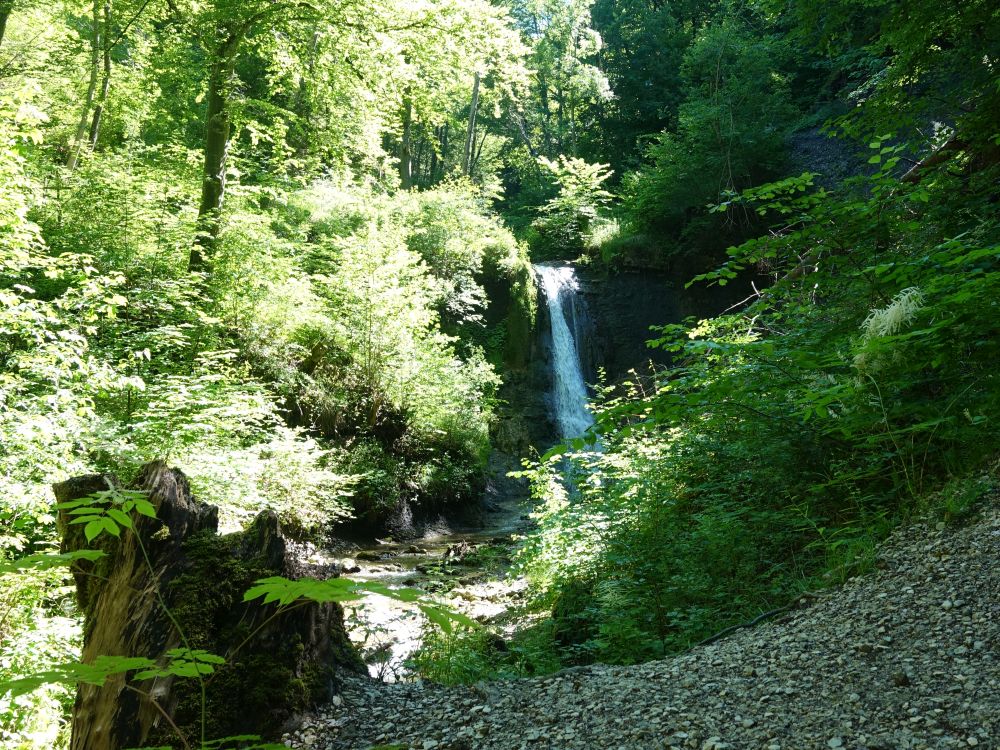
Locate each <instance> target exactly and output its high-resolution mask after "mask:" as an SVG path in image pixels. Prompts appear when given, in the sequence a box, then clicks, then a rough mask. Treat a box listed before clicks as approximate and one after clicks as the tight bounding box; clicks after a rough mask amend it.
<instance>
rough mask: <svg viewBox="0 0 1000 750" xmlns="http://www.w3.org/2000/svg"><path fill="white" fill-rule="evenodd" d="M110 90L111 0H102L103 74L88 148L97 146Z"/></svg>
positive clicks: (91, 148) (92, 148) (91, 124)
mask: <svg viewBox="0 0 1000 750" xmlns="http://www.w3.org/2000/svg"><path fill="white" fill-rule="evenodd" d="M110 90H111V0H104V74H103V78H102V79H101V95H100V97H99V98H98V100H97V106H96V107H95V108H94V119H93V120H91V123H90V150H91V151H93V150H94V149H95V148H97V139H98V138H99V137H100V135H101V118H102V117H103V116H104V107H105V105H107V103H108V92H109V91H110Z"/></svg>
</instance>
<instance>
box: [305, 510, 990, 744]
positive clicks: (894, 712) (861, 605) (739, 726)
mask: <svg viewBox="0 0 1000 750" xmlns="http://www.w3.org/2000/svg"><path fill="white" fill-rule="evenodd" d="M286 740H287V741H289V742H290V744H292V745H293V746H294V747H300V748H306V747H308V748H327V749H329V750H360V749H361V748H368V747H371V746H378V745H380V744H393V743H401V744H400V746H401V747H413V748H425V749H427V750H430V749H431V748H436V749H437V750H459V749H463V748H467V749H469V750H515V749H518V748H531V749H539V750H540V749H542V748H552V749H553V750H554V749H556V748H559V749H562V748H566V749H567V750H568V749H569V748H588V749H589V750H597V749H604V748H607V749H608V750H617V749H619V748H621V749H625V748H627V749H628V750H640V749H641V750H646V749H647V748H695V749H696V750H722V749H723V748H780V749H781V750H798V749H799V748H802V749H805V748H868V749H870V750H876V749H880V750H881V749H884V750H897V749H901V748H957V747H962V748H967V747H979V748H1000V511H998V509H997V508H995V507H994V508H991V509H989V510H988V511H985V512H984V513H983V514H982V515H981V517H980V518H979V519H977V520H976V521H975V522H972V523H970V524H968V525H966V526H962V527H951V528H947V529H940V528H929V527H927V526H919V525H915V526H910V527H908V528H906V529H903V530H901V531H900V532H899V533H897V535H896V536H895V537H894V538H893V539H891V540H890V541H889V542H888V543H887V544H886V545H885V546H884V547H883V549H882V552H881V554H880V558H879V562H878V568H877V570H876V571H875V572H873V573H872V574H870V575H867V576H864V577H862V578H858V579H854V580H852V581H850V582H849V583H848V584H847V585H846V586H844V587H843V588H840V589H837V590H835V591H832V592H829V593H827V594H825V595H824V596H823V597H822V598H820V599H818V600H816V601H813V602H809V603H804V606H803V608H800V609H798V610H796V611H794V612H792V613H790V614H788V615H786V616H784V618H783V619H782V620H779V621H776V622H770V623H767V624H763V625H759V626H757V627H756V628H753V629H747V630H743V631H739V632H737V633H736V634H734V635H732V636H730V637H729V638H727V639H725V640H722V641H718V642H716V643H714V644H712V645H710V646H705V647H702V648H698V649H695V650H693V651H691V652H689V653H687V654H684V655H682V656H679V657H675V658H671V659H666V660H663V661H658V662H651V663H648V664H643V665H640V666H635V667H606V666H595V667H587V668H578V669H571V670H566V671H563V672H560V673H557V674H555V675H551V676H549V677H545V678H536V679H526V680H514V681H508V682H497V683H489V684H482V685H478V686H473V687H462V688H443V687H439V686H435V685H430V684H401V685H379V684H376V683H373V682H370V681H365V680H357V681H352V682H349V683H347V684H346V685H345V688H344V691H343V693H342V694H341V695H340V696H337V698H336V699H335V702H334V704H331V705H330V706H328V707H326V708H325V709H323V710H322V711H320V712H319V713H318V714H317V715H315V716H312V717H310V718H309V719H308V721H307V722H306V724H304V725H303V728H302V729H300V730H299V731H298V732H296V733H295V734H294V735H292V736H290V737H287V738H286Z"/></svg>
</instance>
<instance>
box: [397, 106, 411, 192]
mask: <svg viewBox="0 0 1000 750" xmlns="http://www.w3.org/2000/svg"><path fill="white" fill-rule="evenodd" d="M412 138H413V102H412V101H411V100H410V97H409V95H407V96H405V97H404V99H403V138H402V140H401V141H400V144H399V180H400V183H401V184H402V186H403V189H404V190H410V189H411V188H412V187H413V156H412V154H411V153H410V151H411V149H412V144H411V140H412Z"/></svg>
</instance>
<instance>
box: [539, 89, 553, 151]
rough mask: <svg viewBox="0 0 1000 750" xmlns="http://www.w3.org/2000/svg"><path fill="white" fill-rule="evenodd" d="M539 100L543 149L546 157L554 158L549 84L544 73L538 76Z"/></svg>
mask: <svg viewBox="0 0 1000 750" xmlns="http://www.w3.org/2000/svg"><path fill="white" fill-rule="evenodd" d="M538 98H539V102H540V103H541V105H542V106H541V109H542V149H543V150H544V151H545V155H546V156H552V136H551V133H550V130H549V121H550V118H551V113H550V112H549V84H548V82H547V81H546V79H545V74H544V73H539V74H538Z"/></svg>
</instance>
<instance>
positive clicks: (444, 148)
mask: <svg viewBox="0 0 1000 750" xmlns="http://www.w3.org/2000/svg"><path fill="white" fill-rule="evenodd" d="M450 133H451V125H450V124H449V123H447V122H446V123H445V124H444V131H443V132H442V133H441V179H444V177H445V175H446V174H448V135H449V134H450Z"/></svg>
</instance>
